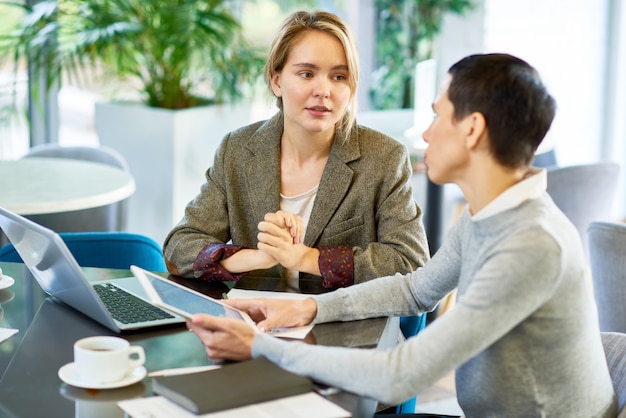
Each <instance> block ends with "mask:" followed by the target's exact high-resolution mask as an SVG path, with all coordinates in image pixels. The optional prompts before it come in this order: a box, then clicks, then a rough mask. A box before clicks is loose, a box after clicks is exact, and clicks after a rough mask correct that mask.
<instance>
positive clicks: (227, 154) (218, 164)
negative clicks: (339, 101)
mask: <svg viewBox="0 0 626 418" xmlns="http://www.w3.org/2000/svg"><path fill="white" fill-rule="evenodd" d="M282 130H283V119H282V114H281V113H280V112H279V113H278V114H277V115H275V116H274V117H273V118H272V119H269V120H267V121H264V122H257V123H254V124H252V125H249V126H246V127H243V128H240V129H238V130H236V131H233V132H231V133H229V134H228V135H226V137H225V138H224V139H223V141H222V143H221V145H220V147H219V148H218V150H217V152H216V155H215V160H214V163H213V166H212V167H210V168H209V169H208V170H207V173H206V179H207V181H206V183H205V184H204V185H203V186H202V187H201V190H200V194H198V196H197V197H196V198H195V199H194V200H192V201H191V202H190V203H189V204H188V205H187V208H186V209H185V215H184V216H183V218H182V220H181V221H180V222H179V223H178V224H177V225H176V226H175V227H174V229H173V230H172V231H171V232H170V233H169V234H168V236H167V237H166V239H165V243H164V255H165V257H166V260H167V262H168V265H170V263H173V264H174V265H175V266H176V269H177V270H178V272H177V273H178V274H180V275H181V276H187V277H193V275H194V272H193V263H194V261H195V259H196V256H197V255H198V253H199V252H200V250H201V249H202V248H203V247H204V246H206V245H207V244H208V243H209V242H222V243H228V242H232V243H233V244H237V245H244V246H246V247H249V248H256V247H257V233H258V230H257V225H258V223H259V222H260V221H261V220H263V217H264V216H265V214H266V213H268V212H276V211H278V210H279V209H280V139H281V135H282ZM410 178H411V167H410V162H409V157H408V151H407V149H406V147H405V146H404V145H402V144H400V143H399V142H397V141H395V140H393V139H392V138H390V137H388V136H386V135H384V134H382V133H379V132H376V131H374V130H371V129H368V128H365V127H362V126H357V127H356V128H355V129H352V133H351V135H350V137H349V138H348V140H346V141H340V140H338V139H337V140H335V141H334V142H333V145H332V149H331V153H330V157H329V158H328V162H327V163H326V168H325V169H324V172H323V174H322V178H321V181H320V184H319V188H318V191H317V197H316V198H315V203H314V205H313V211H312V213H311V218H310V220H309V224H308V226H307V229H306V234H305V237H304V244H305V245H307V246H309V247H316V246H319V245H348V246H351V247H352V248H353V251H354V273H355V277H354V281H355V283H359V282H363V281H367V280H370V279H373V278H376V277H381V276H387V275H391V274H394V273H395V272H402V273H406V272H409V271H413V270H415V269H416V268H417V267H420V266H422V265H423V264H424V263H425V262H426V260H427V259H428V257H429V252H428V243H427V240H426V235H425V232H424V226H423V224H422V213H421V209H420V208H419V206H418V205H417V203H416V202H415V200H414V198H413V193H412V188H411V181H410ZM171 267H173V266H171ZM171 267H170V268H171ZM283 270H284V269H283V268H282V267H281V266H280V265H279V266H276V267H274V268H272V269H269V270H262V271H260V270H259V271H254V272H252V273H251V274H253V275H255V276H274V277H282V276H283V275H282V273H281V271H283ZM313 278H314V279H315V280H317V281H319V282H321V279H320V278H319V277H318V276H313V275H308V274H303V273H301V274H300V280H301V282H302V281H303V279H307V280H311V279H313Z"/></svg>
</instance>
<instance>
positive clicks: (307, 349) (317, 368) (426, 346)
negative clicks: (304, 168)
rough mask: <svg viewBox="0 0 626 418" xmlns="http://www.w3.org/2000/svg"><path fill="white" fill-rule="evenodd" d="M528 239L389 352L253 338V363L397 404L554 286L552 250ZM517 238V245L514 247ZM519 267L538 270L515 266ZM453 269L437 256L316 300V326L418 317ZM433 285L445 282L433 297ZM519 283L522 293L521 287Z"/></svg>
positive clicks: (500, 255)
mask: <svg viewBox="0 0 626 418" xmlns="http://www.w3.org/2000/svg"><path fill="white" fill-rule="evenodd" d="M533 232H536V231H533ZM533 232H530V236H533V238H534V240H533V245H528V242H529V241H527V238H528V237H523V236H520V237H514V239H512V240H511V241H510V242H507V243H505V244H504V245H503V246H502V247H501V248H498V249H497V250H495V251H494V253H493V254H492V256H491V257H489V259H488V260H487V261H486V262H485V263H484V264H482V266H481V268H480V269H479V270H478V271H476V272H475V274H474V282H473V284H472V285H471V286H470V288H469V289H467V291H468V292H469V293H470V294H471V295H469V296H468V299H467V302H465V300H464V301H462V302H460V303H457V304H456V305H455V306H454V307H453V308H452V309H451V310H450V311H449V312H447V313H446V314H445V315H444V316H443V317H441V318H438V319H437V321H435V322H433V323H432V324H431V325H429V326H428V327H427V328H426V329H425V330H424V331H422V332H420V333H419V334H418V335H417V336H415V337H413V338H410V339H409V340H407V341H406V342H405V343H402V344H400V345H399V346H397V347H396V348H394V349H393V350H388V351H381V350H365V349H350V348H337V347H321V346H311V345H307V344H303V343H287V342H284V341H276V340H275V339H272V338H271V337H269V336H267V335H259V336H258V337H256V338H255V341H254V344H253V355H254V356H259V355H264V356H266V357H268V358H269V359H270V360H271V361H273V362H275V363H277V364H279V365H280V366H281V367H284V368H286V369H287V370H290V371H292V372H295V373H299V374H303V375H307V376H310V377H312V378H314V379H316V380H319V381H322V382H324V383H327V384H330V385H333V386H337V387H340V388H342V389H345V390H348V391H351V392H354V393H357V394H360V395H364V396H368V397H372V398H374V399H377V400H379V401H382V402H386V403H399V402H402V401H404V400H406V399H408V398H410V397H411V396H413V395H414V394H415V393H416V392H418V391H420V390H422V389H424V388H426V387H428V386H429V385H431V384H433V383H434V382H435V381H436V380H437V379H439V378H441V377H442V376H444V375H445V374H446V373H447V372H449V371H450V370H452V369H454V368H456V367H458V366H459V365H461V364H463V363H464V362H466V361H468V360H469V359H471V358H472V357H474V356H475V355H477V354H478V353H479V352H481V351H483V350H485V349H486V348H487V347H489V346H490V345H492V344H494V342H495V341H497V340H498V339H500V338H502V337H503V336H504V335H505V334H507V333H508V332H509V331H510V330H511V328H513V327H515V326H516V325H517V324H519V323H520V322H522V321H523V320H524V319H525V318H527V317H528V315H530V314H531V313H532V312H533V311H534V310H536V309H537V306H538V305H540V304H541V303H542V302H543V301H545V299H546V298H547V297H548V295H550V294H551V292H552V291H553V286H554V281H553V280H542V279H541V278H545V277H554V276H556V275H558V271H559V265H558V264H559V263H558V260H559V255H558V252H559V249H558V246H557V245H556V244H555V242H554V241H553V240H551V239H550V238H549V237H546V236H545V235H544V236H541V235H540V236H539V237H538V236H537V234H534V235H533ZM518 238H522V239H523V240H522V241H521V242H518V241H517V239H518ZM452 243H453V244H454V239H452ZM453 247H454V245H452V247H448V248H447V249H444V253H442V255H444V254H445V253H446V252H447V254H449V255H453V253H454V248H453ZM442 249H443V247H442ZM520 259H524V260H529V259H531V260H542V262H536V263H519V262H518V260H520ZM547 260H557V261H555V262H548V261H547ZM448 266H450V265H449V264H448ZM458 266H460V260H458V262H457V263H456V264H455V263H453V265H452V267H446V260H445V259H444V258H443V257H441V256H439V255H438V256H435V257H434V258H433V260H431V262H430V263H429V264H428V265H427V266H426V267H425V268H423V269H419V270H418V271H416V272H414V273H412V274H408V275H404V276H402V275H395V276H389V277H386V278H383V279H380V280H374V281H371V282H368V283H365V284H362V285H359V286H352V287H350V288H347V289H339V290H337V291H335V292H332V293H331V294H325V295H319V296H315V300H316V302H317V303H318V316H317V318H316V322H324V321H331V320H337V319H344V320H352V319H359V318H365V317H373V316H386V315H401V314H402V315H406V314H410V313H419V312H421V311H422V310H424V309H427V308H430V307H433V306H434V304H436V300H438V298H440V297H442V296H443V294H441V293H442V292H445V291H446V290H447V289H448V288H449V287H450V285H451V284H452V283H454V280H458V279H457V278H453V279H450V278H449V277H450V276H454V274H456V273H458V272H459V268H458ZM512 267H514V268H512ZM503 272H506V274H504V275H503V274H502V273H503ZM457 277H458V276H457ZM527 277H538V278H539V279H537V280H533V281H532V282H531V283H528V281H527V280H524V279H525V278H527ZM520 279H521V280H520ZM437 280H443V281H444V282H445V284H443V285H439V288H438V290H437V286H436V285H435V283H436V281H437ZM496 282H498V283H497V285H496ZM520 283H523V284H524V286H522V287H520V285H519V284H520ZM433 289H435V290H433ZM415 292H419V294H416V296H417V297H413V295H414V294H415ZM422 292H423V293H422ZM512 301H515V303H514V304H513V305H512ZM287 344H289V345H287ZM364 365H366V367H364ZM338 370H340V371H341V372H340V373H338V372H337V371H338Z"/></svg>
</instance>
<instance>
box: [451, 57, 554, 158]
mask: <svg viewBox="0 0 626 418" xmlns="http://www.w3.org/2000/svg"><path fill="white" fill-rule="evenodd" d="M448 74H450V75H451V77H452V78H451V81H450V85H449V86H448V98H449V100H450V101H451V102H452V104H453V105H454V118H455V120H457V121H458V120H461V119H462V118H464V117H466V116H468V115H470V114H471V113H473V112H479V113H481V114H482V115H483V116H484V118H485V120H486V123H487V130H488V132H489V144H490V145H489V147H490V150H491V153H492V154H493V155H494V157H495V159H496V160H497V161H498V162H499V163H500V164H502V165H504V166H506V167H513V168H516V167H520V166H524V165H530V164H531V163H532V161H533V158H534V154H535V151H536V150H537V147H538V146H539V144H540V143H541V141H542V140H543V138H544V137H545V135H546V133H547V132H548V129H550V125H551V124H552V120H553V119H554V114H555V112H556V102H555V101H554V98H553V97H552V96H551V95H550V94H549V93H548V91H547V89H546V87H545V86H544V84H543V83H542V81H541V79H540V77H539V73H538V72H537V70H535V69H534V68H533V67H532V66H530V65H529V64H528V63H527V62H526V61H524V60H521V59H519V58H516V57H514V56H511V55H508V54H477V55H470V56H468V57H465V58H463V59H462V60H460V61H458V62H457V63H456V64H454V65H452V67H450V69H449V70H448Z"/></svg>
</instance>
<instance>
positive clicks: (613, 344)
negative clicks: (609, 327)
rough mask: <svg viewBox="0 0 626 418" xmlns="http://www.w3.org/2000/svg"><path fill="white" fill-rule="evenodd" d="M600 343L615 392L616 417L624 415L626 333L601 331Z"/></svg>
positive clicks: (625, 399)
mask: <svg viewBox="0 0 626 418" xmlns="http://www.w3.org/2000/svg"><path fill="white" fill-rule="evenodd" d="M601 336H602V345H603V346H604V354H605V355H606V362H607V365H608V366H609V373H610V374H611V381H612V382H613V388H614V389H615V393H616V394H617V404H618V411H619V412H618V415H617V417H618V418H624V417H626V408H625V406H626V334H623V333H620V332H602V333H601Z"/></svg>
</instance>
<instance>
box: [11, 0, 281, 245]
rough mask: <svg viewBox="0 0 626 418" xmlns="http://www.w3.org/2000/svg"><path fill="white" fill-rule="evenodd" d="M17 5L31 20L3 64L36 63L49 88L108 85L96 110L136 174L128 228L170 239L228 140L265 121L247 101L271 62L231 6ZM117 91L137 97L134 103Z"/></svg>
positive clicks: (112, 1)
mask: <svg viewBox="0 0 626 418" xmlns="http://www.w3.org/2000/svg"><path fill="white" fill-rule="evenodd" d="M4 3H9V2H4ZM12 4H14V5H16V6H17V7H23V8H24V10H25V13H24V16H23V18H22V19H21V22H20V25H19V26H18V28H17V29H16V30H15V31H13V32H12V33H11V34H9V35H8V36H5V37H3V38H2V39H0V56H2V55H4V56H9V57H10V58H12V59H14V60H15V62H19V61H20V59H24V60H25V59H28V62H29V65H30V71H31V73H30V76H31V77H38V78H40V79H45V80H47V84H48V85H52V84H53V83H59V84H61V83H66V82H68V81H72V82H82V81H84V80H98V84H99V85H101V86H104V89H102V93H103V95H105V96H107V97H108V98H107V100H103V101H100V102H97V103H96V108H95V128H96V132H97V134H98V139H99V141H100V143H101V144H102V145H106V146H109V147H112V148H115V149H117V150H118V151H120V152H121V153H122V154H123V155H124V156H125V157H126V159H127V160H128V164H129V166H130V169H131V171H132V173H133V175H134V176H135V181H136V184H137V191H136V193H135V195H134V196H133V197H132V198H131V199H132V202H131V205H130V206H131V211H130V214H129V228H132V229H133V230H135V231H136V232H141V233H145V234H146V235H151V236H152V237H153V238H154V239H156V240H161V239H163V238H164V236H165V234H166V233H167V231H168V230H169V229H170V228H171V227H172V225H173V224H174V223H175V222H176V221H177V220H178V219H179V218H180V216H181V215H182V209H183V208H184V206H185V204H186V203H187V201H188V200H189V199H190V198H192V197H193V196H194V195H195V194H196V193H197V191H198V189H199V186H200V184H201V183H202V179H203V173H204V170H206V168H207V167H208V166H209V165H210V164H211V162H212V156H213V153H214V150H215V148H216V147H217V144H218V143H219V141H220V140H221V138H222V136H223V135H224V134H225V133H226V132H228V131H229V130H232V129H234V128H236V127H239V126H241V125H245V124H247V123H249V122H251V121H253V120H255V119H257V118H258V117H259V115H258V114H256V115H255V114H251V112H252V110H251V104H250V102H249V101H242V100H238V99H240V98H242V96H244V93H245V92H246V89H252V87H253V86H254V84H255V81H256V80H257V79H258V76H259V75H260V74H261V72H262V69H263V63H264V56H263V55H264V54H262V53H260V52H258V51H256V50H255V49H254V48H252V47H251V46H250V45H249V44H248V43H247V42H246V41H245V40H244V38H243V35H242V29H241V26H240V24H239V21H238V19H237V18H236V17H235V15H234V14H233V12H232V10H231V9H230V8H229V6H230V5H232V2H231V1H226V0H43V1H41V2H39V3H36V4H35V5H33V6H32V7H30V6H27V5H25V4H22V3H16V2H12ZM120 83H123V84H120ZM120 85H121V86H122V87H121V88H120ZM113 91H115V92H116V93H119V92H120V91H122V92H124V93H128V92H131V93H133V94H132V95H131V97H132V99H129V97H128V95H126V97H125V98H124V100H120V97H119V96H116V95H111V93H112V92H113ZM46 93H47V91H38V92H35V97H42V95H44V94H46ZM109 96H112V97H115V99H116V100H115V101H114V100H109V99H110V98H111V97H109ZM268 107H269V106H268ZM268 113H269V112H268ZM189 171H192V173H191V175H189ZM185 172H186V173H185ZM183 173H185V174H186V175H185V176H183ZM189 177H191V178H194V179H197V182H196V183H193V184H192V183H190V182H187V181H185V179H186V178H189ZM157 208H158V209H157Z"/></svg>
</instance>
